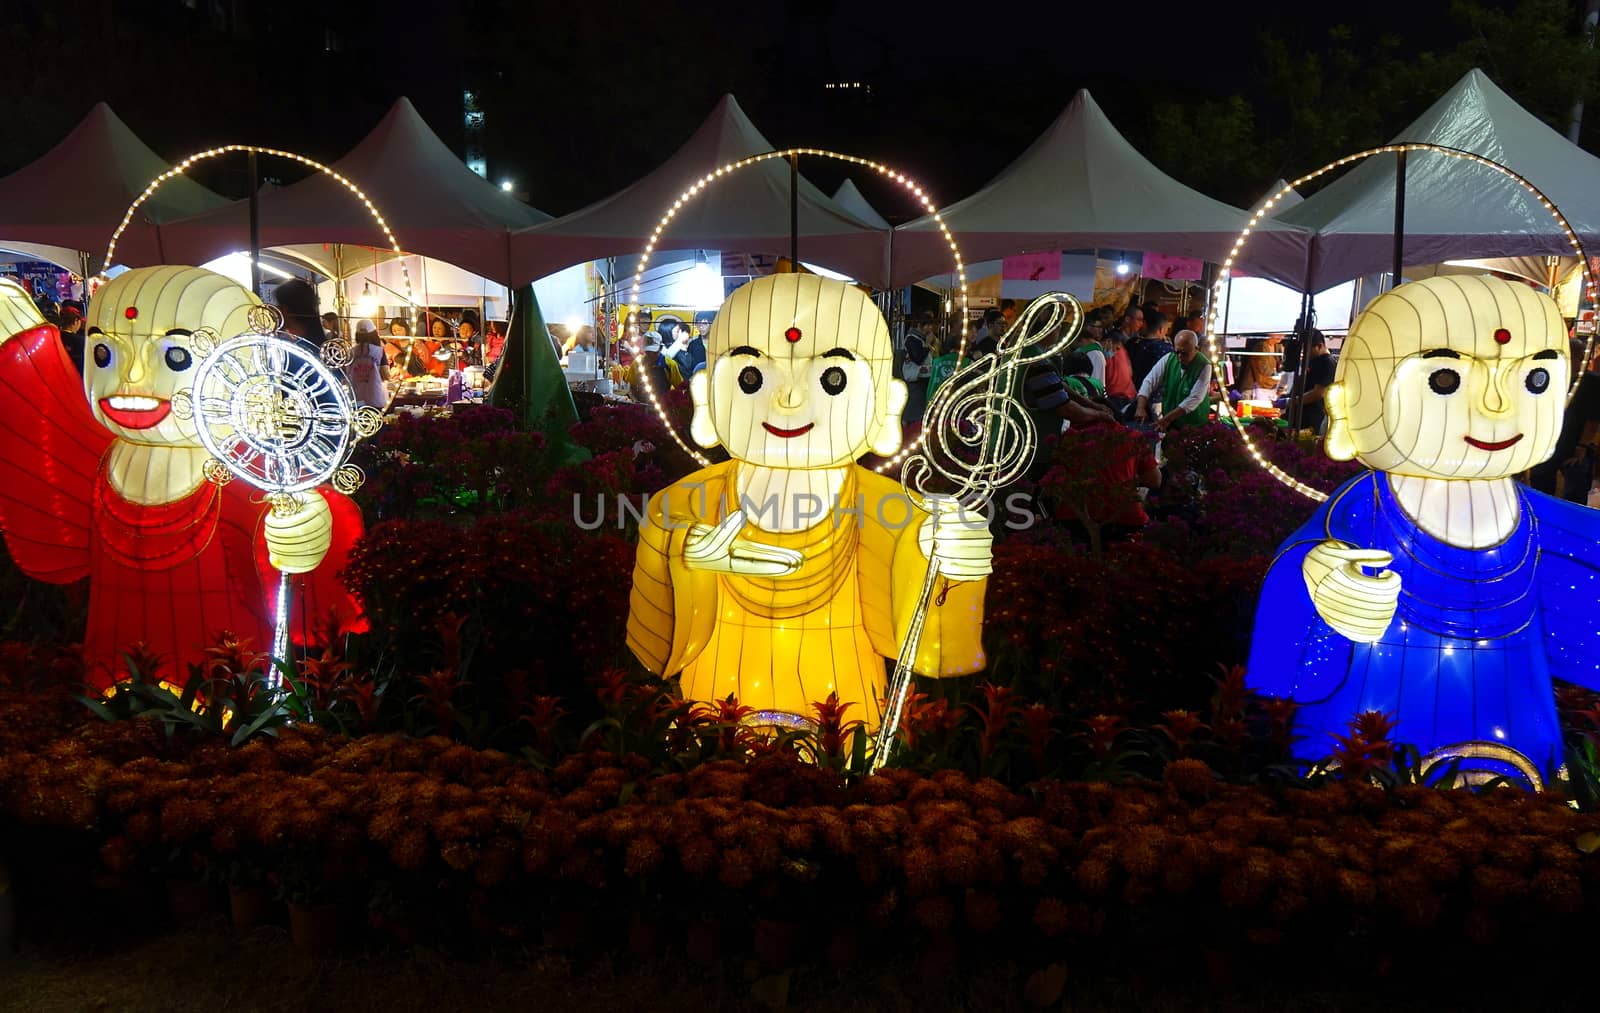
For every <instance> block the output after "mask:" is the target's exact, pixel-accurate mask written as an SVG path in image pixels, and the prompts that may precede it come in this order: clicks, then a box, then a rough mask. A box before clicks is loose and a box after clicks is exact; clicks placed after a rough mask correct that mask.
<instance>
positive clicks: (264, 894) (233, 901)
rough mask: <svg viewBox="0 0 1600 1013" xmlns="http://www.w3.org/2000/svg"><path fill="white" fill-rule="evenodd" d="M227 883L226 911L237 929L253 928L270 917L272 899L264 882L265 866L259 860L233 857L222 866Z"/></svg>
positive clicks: (270, 918)
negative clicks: (257, 861)
mask: <svg viewBox="0 0 1600 1013" xmlns="http://www.w3.org/2000/svg"><path fill="white" fill-rule="evenodd" d="M223 876H224V879H225V881H226V882H227V884H228V914H229V917H230V919H231V920H232V922H233V927H234V928H236V929H252V928H255V927H256V926H257V925H265V924H266V923H267V922H269V921H271V920H272V916H273V908H274V906H275V899H274V898H273V896H272V891H271V890H270V889H269V888H268V886H267V877H266V870H265V869H263V868H262V867H261V866H260V865H259V864H258V863H256V862H254V861H250V860H248V859H243V858H235V859H233V860H231V861H229V862H228V863H227V865H226V866H224V867H223Z"/></svg>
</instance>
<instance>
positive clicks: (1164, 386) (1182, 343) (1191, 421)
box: [1133, 331, 1211, 432]
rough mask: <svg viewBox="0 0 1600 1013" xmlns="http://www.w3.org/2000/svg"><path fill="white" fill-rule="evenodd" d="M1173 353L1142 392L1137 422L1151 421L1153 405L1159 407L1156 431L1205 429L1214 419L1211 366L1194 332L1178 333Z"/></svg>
mask: <svg viewBox="0 0 1600 1013" xmlns="http://www.w3.org/2000/svg"><path fill="white" fill-rule="evenodd" d="M1172 346H1173V350H1172V351H1171V352H1168V353H1167V354H1166V355H1163V356H1162V357H1161V358H1160V360H1159V361H1157V362H1156V364H1155V366H1154V368H1152V369H1151V370H1150V373H1149V374H1148V375H1147V376H1146V377H1145V378H1144V383H1143V385H1141V386H1140V388H1139V405H1138V408H1137V409H1136V410H1135V411H1134V416H1133V417H1134V418H1135V419H1136V420H1138V421H1140V422H1146V421H1150V419H1151V415H1152V412H1151V405H1159V406H1160V410H1159V415H1158V416H1157V417H1156V418H1155V420H1154V421H1155V425H1156V428H1157V429H1159V430H1160V431H1161V432H1166V431H1167V430H1168V429H1169V428H1171V427H1172V426H1199V425H1204V424H1205V422H1206V419H1207V418H1209V417H1210V415H1211V362H1210V360H1209V359H1207V358H1206V357H1205V356H1203V355H1201V354H1200V339H1199V337H1198V336H1197V335H1196V334H1195V333H1194V331H1179V332H1178V336H1177V337H1176V338H1174V339H1173V342H1172Z"/></svg>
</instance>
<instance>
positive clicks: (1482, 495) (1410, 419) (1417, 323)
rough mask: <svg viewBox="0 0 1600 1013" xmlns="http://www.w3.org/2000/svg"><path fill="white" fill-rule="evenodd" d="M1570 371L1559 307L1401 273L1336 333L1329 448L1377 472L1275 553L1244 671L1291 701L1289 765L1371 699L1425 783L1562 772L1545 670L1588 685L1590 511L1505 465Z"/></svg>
mask: <svg viewBox="0 0 1600 1013" xmlns="http://www.w3.org/2000/svg"><path fill="white" fill-rule="evenodd" d="M1568 369H1569V365H1568V350H1567V334H1566V329H1565V327H1563V326H1562V320H1561V313H1560V311H1559V310H1558V309H1557V308H1556V304H1555V302H1554V301H1552V300H1551V299H1550V298H1549V297H1548V296H1544V295H1541V294H1539V293H1537V292H1535V291H1534V290H1533V289H1531V288H1529V287H1528V286H1526V285H1522V284H1518V283H1514V282H1508V281H1502V280H1499V279H1496V278H1491V277H1463V276H1451V277H1438V278H1429V279H1427V280H1424V281H1416V282H1411V283H1409V284H1406V285H1401V286H1400V287H1398V288H1396V289H1395V290H1393V291H1392V292H1389V293H1388V294H1386V295H1383V296H1380V297H1379V298H1378V299H1376V300H1374V301H1373V303H1372V304H1371V306H1369V307H1368V308H1367V310H1366V312H1364V313H1363V314H1362V315H1361V316H1360V317H1359V318H1358V319H1357V320H1356V322H1355V324H1354V325H1353V326H1352V327H1351V329H1350V334H1349V337H1347V338H1346V339H1345V342H1344V347H1343V349H1342V350H1341V354H1340V357H1339V367H1338V374H1337V377H1336V381H1335V383H1334V385H1333V386H1332V387H1331V388H1329V392H1328V414H1329V431H1328V440H1327V449H1328V454H1329V456H1331V457H1333V458H1336V459H1338V460H1348V459H1350V458H1352V457H1354V458H1359V459H1360V460H1361V462H1362V463H1363V464H1366V465H1367V466H1368V467H1370V468H1372V469H1373V470H1372V471H1371V472H1368V473H1366V474H1364V475H1361V476H1360V477H1358V478H1355V479H1352V480H1351V481H1349V482H1347V483H1345V484H1344V485H1343V486H1342V487H1340V489H1339V490H1338V491H1337V492H1335V493H1334V494H1333V496H1332V497H1331V498H1329V499H1328V501H1327V502H1325V503H1324V504H1322V506H1321V507H1320V508H1319V509H1318V510H1317V513H1316V514H1315V515H1314V516H1313V517H1312V518H1311V520H1310V521H1308V522H1307V523H1306V524H1305V525H1304V526H1303V527H1302V528H1301V529H1300V530H1299V531H1297V532H1295V533H1294V534H1293V535H1292V536H1290V538H1289V540H1288V542H1286V543H1285V544H1284V546H1283V547H1282V549H1281V550H1280V552H1279V555H1278V558H1277V559H1276V560H1275V561H1274V563H1273V565H1272V569H1271V570H1270V572H1269V573H1268V575H1267V580H1266V585H1265V587H1264V588H1263V590H1262V595H1261V604H1260V608H1259V611H1258V613H1257V615H1256V627H1255V643H1254V648H1253V650H1252V652H1251V657H1250V666H1249V671H1250V675H1251V679H1252V682H1253V683H1254V685H1255V686H1256V688H1257V689H1259V690H1261V691H1263V692H1266V693H1269V694H1272V695H1276V696H1283V697H1291V698H1293V699H1294V700H1296V701H1297V702H1298V703H1299V704H1300V708H1299V711H1298V715H1299V716H1298V729H1299V731H1300V733H1301V734H1302V735H1303V736H1304V738H1303V739H1302V740H1301V742H1300V745H1299V747H1298V749H1299V751H1300V752H1301V754H1302V755H1303V756H1304V757H1305V758H1307V759H1318V758H1321V757H1323V756H1326V755H1327V754H1328V753H1329V752H1330V751H1331V746H1332V739H1331V738H1330V736H1331V735H1333V734H1336V733H1341V732H1343V731H1344V730H1345V728H1346V726H1347V724H1348V723H1349V721H1350V720H1351V718H1352V717H1353V716H1354V715H1355V714H1356V713H1358V712H1362V711H1383V712H1385V713H1387V714H1390V715H1392V716H1393V717H1395V718H1396V719H1397V720H1398V727H1397V728H1396V730H1395V737H1396V738H1397V739H1398V740H1400V741H1403V742H1408V743H1411V744H1413V745H1415V746H1417V748H1418V749H1420V750H1421V751H1422V752H1423V754H1424V757H1425V759H1426V760H1427V761H1428V762H1429V763H1430V764H1435V765H1436V766H1435V767H1434V772H1435V776H1439V775H1440V774H1441V773H1442V772H1443V771H1444V770H1446V769H1448V768H1449V765H1451V764H1456V765H1457V769H1458V770H1459V771H1460V772H1461V776H1463V777H1464V778H1466V779H1468V780H1482V779H1484V778H1487V777H1492V776H1496V775H1499V776H1506V777H1509V778H1512V779H1514V780H1516V781H1518V782H1521V783H1524V784H1526V785H1528V786H1530V787H1534V788H1538V787H1541V786H1542V785H1543V784H1544V783H1546V782H1547V781H1548V779H1549V777H1550V775H1551V773H1552V772H1553V771H1555V770H1556V769H1558V768H1559V767H1560V765H1561V763H1562V740H1561V729H1560V727H1559V725H1558V724H1557V722H1556V711H1555V704H1554V700H1553V694H1552V690H1551V681H1550V680H1551V677H1552V676H1555V677H1559V678H1562V679H1566V680H1569V681H1572V682H1576V683H1579V684H1581V685H1585V686H1589V687H1591V688H1600V640H1597V638H1600V610H1597V609H1596V608H1595V602H1596V600H1597V597H1600V513H1596V512H1594V511H1591V510H1588V509H1586V508H1584V507H1580V506H1577V505H1574V504H1571V503H1566V502H1563V501H1560V500H1556V499H1553V498H1551V497H1549V496H1544V495H1541V494H1540V493H1537V492H1534V491H1532V490H1530V489H1528V488H1527V487H1526V486H1522V485H1518V484H1517V483H1516V482H1515V481H1514V480H1513V476H1515V475H1517V474H1518V473H1520V472H1522V471H1524V470H1526V469H1527V468H1529V467H1531V466H1532V465H1535V464H1538V463H1539V462H1540V461H1543V460H1545V459H1546V458H1548V457H1549V456H1550V454H1551V453H1552V452H1553V450H1554V448H1555V441H1556V436H1557V434H1558V433H1559V432H1560V430H1561V417H1562V409H1563V407H1564V406H1563V398H1562V392H1563V391H1565V390H1566V388H1567V380H1568V375H1567V374H1568Z"/></svg>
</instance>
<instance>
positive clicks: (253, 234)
mask: <svg viewBox="0 0 1600 1013" xmlns="http://www.w3.org/2000/svg"><path fill="white" fill-rule="evenodd" d="M249 161H250V168H249V175H250V179H249V180H248V182H249V184H250V291H252V292H254V293H255V294H256V298H257V299H259V298H261V195H260V193H258V192H257V191H258V189H259V186H258V181H259V180H260V178H261V177H260V176H258V175H256V153H255V149H254V148H252V149H251V150H250V153H249Z"/></svg>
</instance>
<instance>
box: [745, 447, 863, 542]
mask: <svg viewBox="0 0 1600 1013" xmlns="http://www.w3.org/2000/svg"><path fill="white" fill-rule="evenodd" d="M850 468H851V465H848V464H846V465H841V466H839V467H835V468H768V467H765V466H763V465H759V464H747V463H745V462H743V461H741V462H739V465H738V471H737V473H736V474H737V477H736V479H735V481H734V488H735V489H736V490H737V492H738V495H739V497H740V504H739V505H740V506H743V508H744V511H745V516H746V517H747V518H748V519H749V521H750V523H751V524H753V525H755V526H756V527H758V528H760V529H761V530H763V531H773V532H779V531H804V530H806V529H807V528H810V527H814V526H815V525H817V524H819V523H821V522H822V521H823V520H825V519H828V518H831V517H833V516H834V509H835V507H836V506H838V505H839V493H840V491H841V490H843V489H844V485H845V482H846V481H848V479H849V477H850ZM745 503H749V504H752V505H750V506H744V504H745ZM819 504H820V506H819ZM845 506H846V507H849V506H851V504H845Z"/></svg>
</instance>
